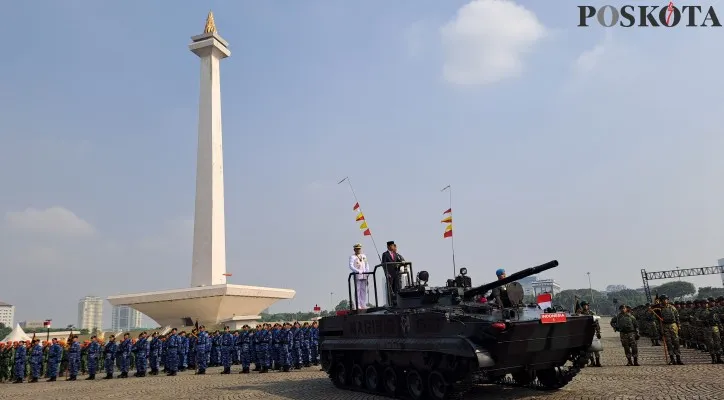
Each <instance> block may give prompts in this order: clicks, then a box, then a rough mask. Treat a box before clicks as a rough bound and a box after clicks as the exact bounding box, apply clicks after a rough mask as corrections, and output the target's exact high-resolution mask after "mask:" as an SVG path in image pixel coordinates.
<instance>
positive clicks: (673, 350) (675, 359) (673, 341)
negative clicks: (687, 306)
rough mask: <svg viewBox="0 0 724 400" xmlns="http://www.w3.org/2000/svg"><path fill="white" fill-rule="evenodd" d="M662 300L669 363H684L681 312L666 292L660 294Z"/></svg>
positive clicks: (661, 311) (662, 326)
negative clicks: (680, 345) (680, 334)
mask: <svg viewBox="0 0 724 400" xmlns="http://www.w3.org/2000/svg"><path fill="white" fill-rule="evenodd" d="M659 299H660V300H661V302H662V304H661V309H660V315H661V329H662V333H663V336H664V340H665V341H666V348H667V350H668V352H669V361H670V362H669V364H671V365H684V363H683V362H682V361H681V351H680V349H679V326H680V320H679V312H678V311H677V310H676V307H674V306H673V305H671V304H670V303H669V298H668V296H666V295H665V294H663V295H661V296H659Z"/></svg>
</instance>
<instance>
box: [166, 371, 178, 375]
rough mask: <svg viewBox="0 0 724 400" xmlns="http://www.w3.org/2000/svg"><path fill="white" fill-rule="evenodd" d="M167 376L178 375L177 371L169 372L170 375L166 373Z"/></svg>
mask: <svg viewBox="0 0 724 400" xmlns="http://www.w3.org/2000/svg"><path fill="white" fill-rule="evenodd" d="M166 376H176V371H173V372H169V373H168V375H166Z"/></svg>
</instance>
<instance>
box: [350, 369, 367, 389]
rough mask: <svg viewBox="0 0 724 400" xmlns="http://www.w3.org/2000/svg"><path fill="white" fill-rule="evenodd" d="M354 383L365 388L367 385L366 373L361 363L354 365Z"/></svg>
mask: <svg viewBox="0 0 724 400" xmlns="http://www.w3.org/2000/svg"><path fill="white" fill-rule="evenodd" d="M352 384H353V385H354V386H355V387H357V388H363V387H364V386H365V373H364V372H363V371H362V367H360V365H359V364H355V365H353V366H352Z"/></svg>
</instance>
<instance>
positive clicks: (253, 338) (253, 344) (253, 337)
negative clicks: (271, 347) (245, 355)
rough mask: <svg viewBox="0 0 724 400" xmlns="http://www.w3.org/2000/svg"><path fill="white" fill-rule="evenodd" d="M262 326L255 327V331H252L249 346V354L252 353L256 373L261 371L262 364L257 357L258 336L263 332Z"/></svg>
mask: <svg viewBox="0 0 724 400" xmlns="http://www.w3.org/2000/svg"><path fill="white" fill-rule="evenodd" d="M261 328H262V326H261V325H254V328H253V329H250V330H249V332H250V334H251V344H250V345H249V352H250V353H251V362H253V363H254V371H261V363H259V359H258V358H257V356H256V334H257V333H258V332H259V331H260V330H261Z"/></svg>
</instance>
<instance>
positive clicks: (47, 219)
mask: <svg viewBox="0 0 724 400" xmlns="http://www.w3.org/2000/svg"><path fill="white" fill-rule="evenodd" d="M5 226H6V228H7V229H9V230H11V231H15V232H24V233H34V234H38V233H39V234H47V235H57V236H92V235H94V234H95V233H96V230H95V228H94V227H93V225H91V224H90V223H88V222H87V221H85V220H84V219H82V218H80V217H78V216H77V215H75V214H74V213H73V212H72V211H70V210H68V209H66V208H63V207H59V206H55V207H50V208H46V209H45V210H38V209H35V208H27V209H25V210H24V211H15V212H7V213H5Z"/></svg>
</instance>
